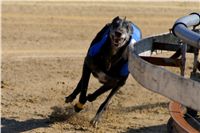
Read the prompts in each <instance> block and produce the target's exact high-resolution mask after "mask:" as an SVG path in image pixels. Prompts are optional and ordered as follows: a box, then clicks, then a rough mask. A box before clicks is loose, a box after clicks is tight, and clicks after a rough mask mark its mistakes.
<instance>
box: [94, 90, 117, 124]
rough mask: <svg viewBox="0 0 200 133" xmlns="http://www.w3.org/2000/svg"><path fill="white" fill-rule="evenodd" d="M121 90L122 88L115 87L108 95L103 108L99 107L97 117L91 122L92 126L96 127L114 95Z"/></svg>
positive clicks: (102, 105)
mask: <svg viewBox="0 0 200 133" xmlns="http://www.w3.org/2000/svg"><path fill="white" fill-rule="evenodd" d="M119 89H120V86H116V87H114V88H113V89H112V90H111V92H110V94H109V95H108V97H107V98H106V100H105V101H104V102H103V103H102V104H101V106H100V107H99V109H98V111H97V113H96V115H95V117H94V118H93V119H92V120H91V124H92V125H93V126H94V127H96V126H97V124H98V122H99V120H100V118H101V116H102V114H103V112H104V111H105V110H106V108H107V106H108V103H109V102H110V100H111V98H112V97H113V95H114V94H115V93H116V92H117V91H118V90H119Z"/></svg>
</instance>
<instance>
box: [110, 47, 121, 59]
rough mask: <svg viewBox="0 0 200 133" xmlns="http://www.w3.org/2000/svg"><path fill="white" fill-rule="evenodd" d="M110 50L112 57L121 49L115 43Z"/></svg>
mask: <svg viewBox="0 0 200 133" xmlns="http://www.w3.org/2000/svg"><path fill="white" fill-rule="evenodd" d="M109 50H110V51H109V55H110V56H111V57H112V56H114V55H116V54H117V52H118V51H119V48H116V47H114V46H113V45H111V46H110V49H109Z"/></svg>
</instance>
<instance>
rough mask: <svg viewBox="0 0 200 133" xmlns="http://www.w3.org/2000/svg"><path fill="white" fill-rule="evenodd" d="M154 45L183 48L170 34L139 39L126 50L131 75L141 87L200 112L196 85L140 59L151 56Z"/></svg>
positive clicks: (199, 99) (199, 98)
mask: <svg viewBox="0 0 200 133" xmlns="http://www.w3.org/2000/svg"><path fill="white" fill-rule="evenodd" d="M154 42H156V44H157V43H158V42H159V43H164V44H166V43H167V44H172V46H173V44H176V46H175V47H177V45H179V47H180V48H181V47H182V45H180V44H178V43H177V42H179V39H177V38H176V37H175V36H174V35H173V34H171V33H167V34H161V35H157V36H152V37H148V38H145V39H142V40H141V41H139V42H137V43H135V44H134V45H131V46H130V47H129V71H130V73H131V74H132V76H133V77H134V79H136V81H137V82H139V83H140V84H141V85H142V86H143V87H145V88H147V89H149V90H151V91H154V92H156V93H159V94H161V95H163V96H166V97H168V98H170V99H171V100H173V101H178V102H180V103H181V104H182V105H185V106H187V107H190V108H192V109H195V110H198V111H200V102H199V101H200V83H199V82H197V81H194V80H191V79H187V78H184V77H183V76H179V75H177V74H174V73H172V72H170V71H168V70H166V69H164V68H163V67H160V66H157V65H154V64H151V63H149V62H147V61H145V60H144V59H142V57H143V58H144V56H146V57H149V56H151V54H152V50H153V49H154V48H155V46H154V44H155V43H154ZM156 44H155V45H156ZM140 56H142V57H140ZM169 59H170V58H169ZM165 63H167V62H165ZM182 63H183V62H182ZM180 67H181V66H180Z"/></svg>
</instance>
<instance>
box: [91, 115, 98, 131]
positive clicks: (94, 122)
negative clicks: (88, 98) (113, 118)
mask: <svg viewBox="0 0 200 133" xmlns="http://www.w3.org/2000/svg"><path fill="white" fill-rule="evenodd" d="M98 123H99V119H98V118H97V117H94V118H93V119H92V120H91V121H90V124H91V125H92V126H93V127H94V128H97V126H98Z"/></svg>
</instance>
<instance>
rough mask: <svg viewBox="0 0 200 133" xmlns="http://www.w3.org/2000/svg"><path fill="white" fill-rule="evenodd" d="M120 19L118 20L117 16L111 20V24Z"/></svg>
mask: <svg viewBox="0 0 200 133" xmlns="http://www.w3.org/2000/svg"><path fill="white" fill-rule="evenodd" d="M119 19H120V18H119V16H117V17H115V18H114V19H113V20H112V22H115V21H117V20H119Z"/></svg>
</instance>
